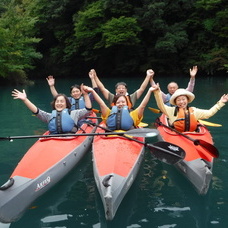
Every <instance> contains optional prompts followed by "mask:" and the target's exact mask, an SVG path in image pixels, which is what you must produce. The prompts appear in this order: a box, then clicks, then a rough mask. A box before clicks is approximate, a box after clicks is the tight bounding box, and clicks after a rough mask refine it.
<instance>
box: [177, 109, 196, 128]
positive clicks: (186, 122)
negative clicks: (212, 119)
mask: <svg viewBox="0 0 228 228" xmlns="http://www.w3.org/2000/svg"><path fill="white" fill-rule="evenodd" d="M175 115H177V119H176V120H175V121H174V122H173V127H174V128H175V129H176V130H177V131H179V132H184V131H195V130H196V129H197V125H198V121H197V119H196V117H195V115H194V111H193V108H189V107H188V109H187V111H185V110H184V109H183V108H178V107H176V110H175V114H174V116H175Z"/></svg>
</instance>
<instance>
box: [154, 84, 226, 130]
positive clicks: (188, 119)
mask: <svg viewBox="0 0 228 228" xmlns="http://www.w3.org/2000/svg"><path fill="white" fill-rule="evenodd" d="M153 87H154V88H157V89H155V90H154V96H155V99H156V102H157V105H158V107H159V109H160V110H161V111H162V112H163V113H165V114H166V116H167V117H168V118H169V125H170V126H171V127H173V128H174V129H176V130H177V131H179V132H187V131H190V132H193V131H196V130H197V127H198V120H200V119H208V118H209V117H211V116H213V115H215V114H216V113H217V111H218V110H220V109H221V108H222V107H223V106H224V105H225V103H226V102H227V101H228V94H224V95H223V96H222V97H221V98H220V100H219V101H218V102H217V103H216V104H215V105H214V106H213V107H211V108H210V109H208V110H206V109H199V108H195V107H189V106H188V104H189V103H191V102H192V101H193V100H194V99H195V95H194V94H193V93H191V92H189V91H187V90H186V89H177V90H176V91H175V92H174V94H173V95H172V96H171V98H170V104H172V105H174V107H169V106H167V105H164V103H163V100H162V95H161V91H160V88H159V85H158V84H157V85H154V86H153Z"/></svg>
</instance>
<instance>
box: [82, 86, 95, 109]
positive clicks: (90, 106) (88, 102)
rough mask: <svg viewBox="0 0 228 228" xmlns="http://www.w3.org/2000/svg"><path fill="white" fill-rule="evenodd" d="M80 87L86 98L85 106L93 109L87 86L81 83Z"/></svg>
mask: <svg viewBox="0 0 228 228" xmlns="http://www.w3.org/2000/svg"><path fill="white" fill-rule="evenodd" d="M80 89H81V92H82V94H83V97H84V100H85V107H86V108H87V109H92V103H91V100H90V98H89V94H88V91H87V86H84V85H83V84H81V86H80Z"/></svg>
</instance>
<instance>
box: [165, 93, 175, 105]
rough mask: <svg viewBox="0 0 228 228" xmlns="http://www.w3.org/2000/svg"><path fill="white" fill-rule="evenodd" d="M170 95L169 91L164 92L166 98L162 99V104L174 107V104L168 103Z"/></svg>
mask: <svg viewBox="0 0 228 228" xmlns="http://www.w3.org/2000/svg"><path fill="white" fill-rule="evenodd" d="M171 96H172V95H171V94H170V93H167V94H166V99H165V101H164V104H165V105H167V106H170V107H174V106H175V105H172V104H170V103H169V101H170V98H171Z"/></svg>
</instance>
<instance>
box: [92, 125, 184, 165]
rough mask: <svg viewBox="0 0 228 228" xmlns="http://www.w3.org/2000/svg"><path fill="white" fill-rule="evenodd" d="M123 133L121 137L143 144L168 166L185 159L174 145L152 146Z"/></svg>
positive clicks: (179, 149) (163, 143)
mask: <svg viewBox="0 0 228 228" xmlns="http://www.w3.org/2000/svg"><path fill="white" fill-rule="evenodd" d="M90 124H91V125H93V126H97V127H99V128H101V129H103V130H106V131H110V130H109V129H108V128H105V127H102V126H100V125H98V124H95V123H90ZM137 129H145V128H137ZM151 130H155V129H151ZM124 133H125V134H123V135H121V136H122V137H124V138H127V139H130V140H132V141H135V142H138V143H141V144H143V145H144V146H145V147H147V148H148V149H149V150H150V152H151V153H152V155H153V156H154V157H155V158H157V159H158V160H160V161H162V162H165V163H167V164H169V165H174V164H176V163H178V162H180V161H182V160H183V159H184V158H185V155H186V154H185V151H184V150H183V149H182V148H181V147H179V146H177V145H174V144H172V143H167V142H156V143H154V144H148V143H146V142H142V141H140V140H138V139H135V138H131V137H128V136H127V135H128V134H127V132H124ZM154 136H155V135H154Z"/></svg>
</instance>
